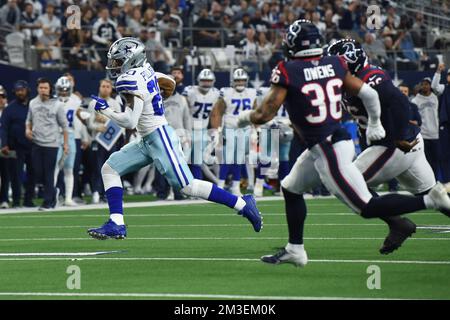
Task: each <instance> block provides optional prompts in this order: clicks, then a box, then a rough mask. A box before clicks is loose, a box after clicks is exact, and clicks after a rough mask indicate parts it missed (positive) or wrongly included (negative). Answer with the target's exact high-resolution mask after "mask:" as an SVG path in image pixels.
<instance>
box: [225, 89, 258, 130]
mask: <svg viewBox="0 0 450 320" xmlns="http://www.w3.org/2000/svg"><path fill="white" fill-rule="evenodd" d="M220 97H221V98H222V99H223V101H224V102H225V106H226V107H225V114H224V116H223V121H224V124H223V125H224V127H226V128H237V127H238V125H237V123H238V116H239V114H240V113H241V112H242V111H244V110H251V109H252V108H253V105H254V103H255V100H256V97H257V90H256V89H254V88H245V89H244V90H242V91H240V92H239V91H237V90H236V89H234V88H231V87H225V88H222V89H220Z"/></svg>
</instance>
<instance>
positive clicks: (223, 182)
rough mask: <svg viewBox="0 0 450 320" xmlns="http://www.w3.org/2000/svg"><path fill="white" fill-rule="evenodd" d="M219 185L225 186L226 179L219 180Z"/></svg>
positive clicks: (220, 186)
mask: <svg viewBox="0 0 450 320" xmlns="http://www.w3.org/2000/svg"><path fill="white" fill-rule="evenodd" d="M217 186H218V187H219V188H222V189H223V188H224V187H225V180H219V183H218V184H217Z"/></svg>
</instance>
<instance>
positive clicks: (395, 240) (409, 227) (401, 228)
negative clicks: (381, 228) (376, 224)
mask: <svg viewBox="0 0 450 320" xmlns="http://www.w3.org/2000/svg"><path fill="white" fill-rule="evenodd" d="M415 232H416V225H415V223H414V222H412V221H411V220H409V219H407V218H402V219H401V220H400V221H399V222H398V223H396V224H395V225H390V226H389V234H388V236H387V237H386V239H385V240H384V243H383V245H382V246H381V248H380V253H381V254H389V253H392V252H394V251H395V250H397V249H398V248H400V247H401V246H402V244H403V242H405V241H406V239H408V238H409V237H411V236H412V234H413V233H415Z"/></svg>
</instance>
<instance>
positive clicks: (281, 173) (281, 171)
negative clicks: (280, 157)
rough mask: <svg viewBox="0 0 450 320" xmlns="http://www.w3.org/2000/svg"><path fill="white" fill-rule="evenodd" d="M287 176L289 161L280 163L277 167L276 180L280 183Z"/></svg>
mask: <svg viewBox="0 0 450 320" xmlns="http://www.w3.org/2000/svg"><path fill="white" fill-rule="evenodd" d="M288 174H289V161H280V165H279V167H278V179H279V180H280V181H281V180H283V179H284V177H286V176H287V175H288Z"/></svg>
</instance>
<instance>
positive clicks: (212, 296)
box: [0, 292, 401, 300]
mask: <svg viewBox="0 0 450 320" xmlns="http://www.w3.org/2000/svg"><path fill="white" fill-rule="evenodd" d="M0 296H10V297H91V298H101V297H105V298H115V297H117V298H171V299H182V298H189V299H244V300H401V299H397V298H372V297H368V298H365V297H309V296H257V295H237V294H207V293H79V292H70V293H68V292H0Z"/></svg>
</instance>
